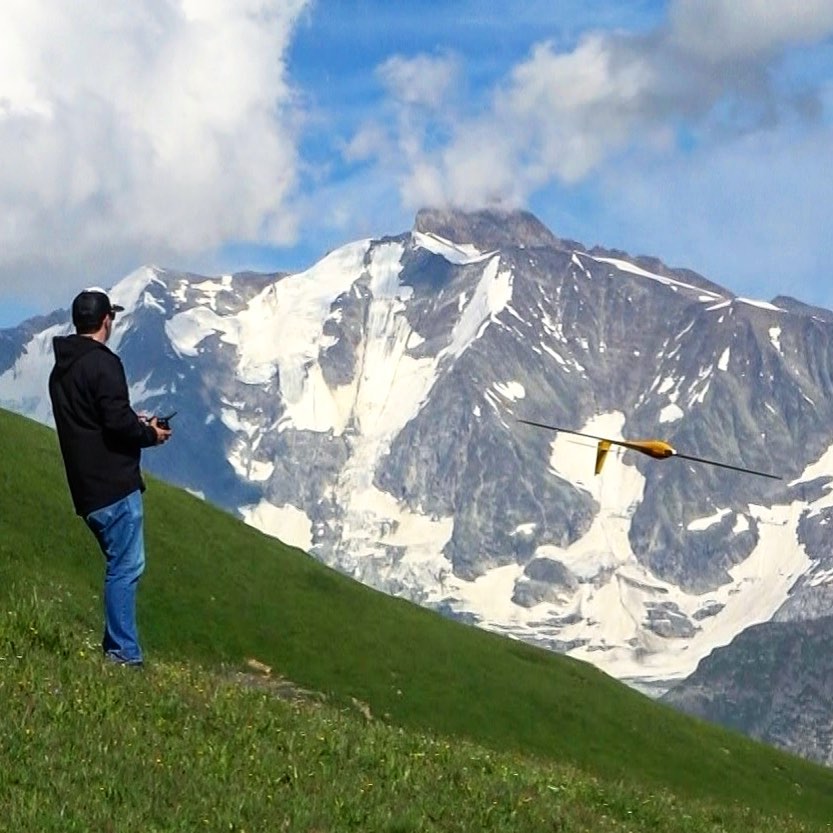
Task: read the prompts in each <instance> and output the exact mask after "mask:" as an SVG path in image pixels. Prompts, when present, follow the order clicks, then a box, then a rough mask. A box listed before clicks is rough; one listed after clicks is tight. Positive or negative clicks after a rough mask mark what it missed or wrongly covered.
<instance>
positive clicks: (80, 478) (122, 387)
mask: <svg viewBox="0 0 833 833" xmlns="http://www.w3.org/2000/svg"><path fill="white" fill-rule="evenodd" d="M52 347H53V349H54V351H55V367H54V368H53V369H52V373H51V374H50V375H49V397H50V399H51V400H52V414H53V416H54V417H55V427H56V428H57V429H58V441H59V443H60V445H61V454H62V455H63V458H64V466H65V467H66V473H67V481H68V483H69V491H70V493H71V494H72V502H73V503H74V504H75V511H76V512H77V513H78V514H79V515H81V516H82V517H86V516H87V515H89V514H90V512H94V511H95V510H96V509H101V508H103V507H105V506H109V505H110V504H111V503H115V502H116V501H117V500H121V498H123V497H127V495H129V494H130V493H131V492H135V491H136V490H137V489H141V490H142V491H144V489H145V484H144V483H143V481H142V475H141V471H140V469H139V458H140V455H141V449H142V448H146V447H147V446H150V445H154V444H155V442H156V432H155V431H154V430H153V428H151V427H150V426H149V425H147V424H146V423H144V422H142V420H140V419H139V417H138V416H137V414H136V412H135V411H134V410H133V409H132V408H131V407H130V398H129V395H128V392H127V379H126V378H125V375H124V367H123V366H122V363H121V359H119V357H118V356H117V355H116V354H115V353H113V352H112V351H111V350H110V349H109V348H108V347H107V346H105V345H104V344H101V343H100V342H98V341H95V340H94V339H92V338H88V337H86V336H81V335H71V336H59V337H57V338H54V339H53V340H52Z"/></svg>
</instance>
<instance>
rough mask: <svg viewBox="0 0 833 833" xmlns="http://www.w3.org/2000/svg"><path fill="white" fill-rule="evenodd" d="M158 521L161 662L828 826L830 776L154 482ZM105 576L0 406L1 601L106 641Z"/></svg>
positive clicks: (48, 451)
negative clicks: (254, 680) (291, 689)
mask: <svg viewBox="0 0 833 833" xmlns="http://www.w3.org/2000/svg"><path fill="white" fill-rule="evenodd" d="M148 453H164V450H158V451H156V450H152V451H150V452H148ZM146 512H147V525H146V531H147V550H148V571H147V573H146V575H145V578H144V579H143V583H142V586H141V593H140V627H141V629H142V633H143V640H144V643H145V650H146V653H147V654H148V657H149V660H150V661H151V662H152V661H153V659H154V658H159V659H163V660H166V661H173V662H198V663H201V664H202V665H203V666H205V667H209V668H210V667H217V666H219V665H220V664H227V665H231V666H239V665H242V663H243V662H244V661H245V659H246V658H248V657H254V658H257V659H258V660H261V661H263V662H265V663H267V664H269V665H271V666H273V667H274V668H275V671H276V672H278V673H280V674H282V675H284V676H286V677H288V678H289V679H291V680H293V681H295V682H296V683H298V684H299V685H301V686H304V687H306V688H311V689H314V690H317V691H322V692H325V693H326V694H327V695H328V696H329V697H330V699H331V701H332V702H334V703H339V702H341V703H348V702H350V699H351V698H353V697H355V698H357V699H358V700H360V701H362V702H365V703H367V704H369V706H370V709H371V711H372V712H373V714H374V715H377V716H386V719H387V720H389V721H390V722H391V723H393V724H397V725H400V726H404V727H411V728H414V729H419V730H421V731H430V732H432V733H437V734H441V735H449V736H459V737H466V738H469V739H471V740H474V741H476V742H478V743H480V744H482V745H484V746H485V747H488V748H491V749H497V750H506V751H509V752H524V753H525V754H530V755H534V756H537V757H539V758H541V759H544V760H554V761H559V762H561V763H562V764H568V765H571V766H577V767H580V768H581V769H582V770H583V771H586V772H587V773H590V774H592V776H594V777H598V778H601V779H606V780H608V781H609V782H624V783H632V784H636V785H640V787H641V788H644V789H649V790H650V789H653V788H659V789H667V790H670V791H672V792H673V793H675V794H676V795H679V796H684V797H689V796H693V797H699V798H703V799H707V800H709V801H716V802H720V803H722V804H724V805H726V806H728V805H733V804H737V805H739V806H745V807H752V808H756V809H761V810H763V811H765V812H775V813H785V814H786V813H789V814H793V815H794V816H796V817H797V818H802V819H806V820H810V821H814V822H826V821H828V820H830V819H833V772H830V771H828V770H825V769H822V768H820V767H816V766H813V765H811V764H809V763H806V762H803V761H801V760H799V759H796V758H793V757H791V756H787V755H784V754H782V753H779V752H777V751H775V750H773V749H769V748H767V747H763V746H761V745H759V744H756V743H754V742H752V741H750V740H748V739H745V738H743V737H741V736H739V735H734V734H731V733H727V732H725V731H723V730H721V729H719V728H717V727H712V726H709V725H706V724H704V723H701V722H698V721H695V720H693V719H690V718H688V717H685V716H683V715H679V714H677V713H675V712H673V711H672V710H670V709H668V708H666V707H663V706H660V705H657V704H655V703H653V702H651V701H649V700H648V699H647V698H644V697H642V696H641V695H639V694H637V693H635V692H633V691H631V690H630V689H628V688H627V687H625V686H623V685H621V684H619V683H617V682H616V681H614V680H612V679H611V678H609V677H607V676H606V675H604V674H602V673H600V672H598V671H596V670H595V669H593V668H592V667H590V666H587V665H585V664H582V663H579V662H575V661H571V660H569V659H568V658H565V657H560V656H555V655H552V654H549V653H547V652H544V651H540V650H536V649H533V648H531V647H529V646H526V645H523V644H520V643H517V642H513V641H510V640H506V639H502V638H499V637H497V636H494V635H490V634H487V633H484V632H482V631H480V630H477V629H475V628H470V627H466V626H463V625H460V624H456V623H453V622H450V621H447V620H445V619H443V618H441V617H439V616H437V615H435V614H432V613H430V612H428V611H425V610H422V609H420V608H418V607H416V606H414V605H411V604H409V603H406V602H404V601H401V600H396V599H391V598H389V597H387V596H384V595H382V594H379V593H376V592H374V591H372V590H369V589H368V588H365V587H363V586H361V585H359V584H357V583H356V582H354V581H351V580H349V579H347V578H345V577H343V576H340V575H338V574H337V573H335V572H333V571H331V570H328V569H326V568H324V567H323V566H321V565H320V564H318V563H316V562H315V561H314V560H312V559H310V558H309V557H308V556H306V555H305V554H303V553H301V552H299V551H297V550H294V549H291V548H288V547H285V546H283V545H282V544H280V543H279V542H276V541H274V540H273V539H270V538H267V537H266V536H263V535H261V534H260V533H258V532H257V531H256V530H253V529H251V528H249V527H247V526H245V525H244V524H242V523H239V522H238V521H236V520H235V519H233V518H231V517H229V516H228V515H226V514H224V513H222V512H219V511H217V510H215V509H213V508H212V507H210V506H207V505H206V504H204V503H202V502H201V501H199V500H197V499H195V498H192V497H191V496H189V495H187V494H185V493H183V492H181V491H179V490H176V489H173V488H171V487H169V486H166V485H165V484H162V483H159V482H156V481H151V482H150V485H149V489H148V492H147V495H146ZM101 570H102V565H101V556H100V555H99V553H98V552H97V550H96V548H95V544H94V541H93V539H92V536H91V535H90V533H89V532H88V531H87V530H86V528H85V527H84V524H83V522H82V521H81V520H80V519H78V518H76V517H74V516H73V514H72V509H71V507H70V503H69V496H68V492H67V489H66V485H65V481H64V475H63V469H62V467H61V463H60V458H59V454H58V450H57V441H56V438H55V435H54V433H53V432H51V431H49V430H48V429H45V428H43V427H41V426H38V425H36V424H34V423H32V422H31V421H29V420H25V419H22V418H20V417H16V416H12V415H10V414H8V413H6V412H2V411H0V605H6V606H7V607H8V608H12V607H13V602H14V599H19V598H21V597H23V598H25V597H28V596H29V595H30V594H31V592H32V590H33V589H35V590H36V591H37V592H38V594H39V595H40V596H41V597H43V598H48V599H50V600H55V604H57V605H58V608H59V610H60V611H61V614H60V615H61V617H63V620H64V621H65V622H66V623H67V626H68V627H70V628H75V629H80V630H83V631H84V632H90V631H95V632H97V631H98V629H99V623H100V616H101V613H100V601H99V596H100V584H101ZM7 602H8V604H7ZM3 609H5V608H2V607H0V610H3Z"/></svg>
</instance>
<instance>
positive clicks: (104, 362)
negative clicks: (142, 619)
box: [49, 287, 171, 666]
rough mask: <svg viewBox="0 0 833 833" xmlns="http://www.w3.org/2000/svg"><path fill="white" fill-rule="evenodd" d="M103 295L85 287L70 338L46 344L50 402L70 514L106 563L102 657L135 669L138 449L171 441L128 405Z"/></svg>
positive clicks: (140, 554)
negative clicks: (51, 360) (51, 354)
mask: <svg viewBox="0 0 833 833" xmlns="http://www.w3.org/2000/svg"><path fill="white" fill-rule="evenodd" d="M123 309H124V307H120V306H115V305H113V304H111V303H110V299H109V298H108V296H107V293H106V292H105V291H104V290H102V289H98V288H97V287H96V288H93V289H85V290H84V291H83V292H81V293H80V294H79V295H78V296H77V297H76V298H75V300H74V301H73V302H72V323H73V325H74V326H75V331H76V332H75V335H70V336H58V337H57V338H55V339H53V342H52V345H53V349H54V351H55V366H54V368H53V369H52V373H51V374H50V376H49V397H50V399H51V400H52V413H53V415H54V417H55V426H56V428H57V429H58V441H59V443H60V446H61V454H62V456H63V458H64V467H65V468H66V476H67V482H68V483H69V490H70V494H71V495H72V501H73V504H74V505H75V511H76V512H77V513H78V514H79V515H80V516H81V517H82V518H84V520H85V521H86V523H87V526H88V527H89V528H90V529H91V530H92V532H93V534H94V535H95V537H96V539H97V541H98V544H99V546H100V547H101V551H102V552H103V553H104V557H105V560H106V570H105V578H104V639H103V642H102V648H103V650H104V655H105V657H106V658H107V659H109V660H112V661H114V662H117V663H120V664H124V665H135V666H140V665H142V663H143V657H142V649H141V647H140V645H139V636H138V632H137V629H136V589H137V585H138V581H139V576H141V575H142V573H143V572H144V567H145V549H144V536H143V529H142V525H143V510H142V492H143V491H144V490H145V484H144V482H143V481H142V475H141V470H140V468H139V459H140V455H141V449H142V448H146V447H148V446H151V445H162V444H163V443H165V442H166V441H167V440H168V439H169V437H170V436H171V431H170V430H168V429H167V426H165V427H161V426H160V425H159V424H158V423H157V419H156V417H154V418H153V419H150V420H146V419H145V418H143V417H140V416H138V415H137V414H136V412H135V411H134V410H133V409H132V408H131V407H130V399H129V395H128V392H127V380H126V378H125V375H124V367H123V366H122V363H121V360H120V359H119V358H118V356H116V354H115V353H113V352H112V351H111V350H110V349H109V348H108V347H107V346H106V343H107V341H108V340H109V338H110V334H111V332H112V330H113V321H114V319H115V317H116V313H117V312H121V311H122V310H123Z"/></svg>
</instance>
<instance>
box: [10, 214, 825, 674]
mask: <svg viewBox="0 0 833 833" xmlns="http://www.w3.org/2000/svg"><path fill="white" fill-rule="evenodd" d="M111 295H112V297H113V299H114V300H115V301H116V302H117V303H120V304H122V305H123V306H125V307H126V312H125V313H124V314H123V315H121V316H120V317H119V319H118V321H117V326H116V329H115V332H114V338H113V342H112V343H111V347H112V348H113V349H115V350H116V351H117V352H118V353H119V354H120V355H121V356H122V358H123V360H124V362H125V366H126V368H127V372H128V377H129V379H130V380H131V382H132V389H131V396H132V398H133V402H134V405H135V406H136V407H137V410H146V411H149V412H156V413H160V412H163V411H164V412H168V411H172V410H176V411H178V415H177V417H176V418H175V420H174V423H173V425H174V428H175V430H176V435H175V442H172V443H170V444H168V445H166V446H165V448H164V449H159V450H150V451H148V452H147V453H146V455H145V456H144V458H143V459H144V461H145V464H146V466H147V468H148V469H149V470H151V471H153V472H154V473H156V474H159V475H160V476H162V477H164V478H166V479H168V480H170V481H173V482H175V483H178V484H181V485H183V486H185V487H187V488H188V489H190V490H192V491H193V492H195V493H198V494H200V495H202V496H204V497H205V498H206V499H208V500H211V501H212V502H215V503H217V504H220V505H221V506H224V507H226V508H228V509H229V510H232V511H234V512H236V513H238V514H239V515H240V516H242V517H243V518H245V519H246V520H247V521H248V522H250V523H252V524H254V525H256V526H258V527H260V528H262V529H263V530H265V531H267V532H269V533H271V534H274V535H277V536H279V537H280V538H282V539H284V540H286V541H288V542H290V543H293V544H296V545H297V546H299V547H302V548H304V549H306V550H308V551H309V552H310V553H312V554H313V555H314V556H315V557H316V558H319V559H321V560H322V561H324V562H326V563H328V564H331V565H333V566H335V567H337V568H338V569H340V570H342V571H345V572H347V573H350V574H351V575H354V576H355V577H357V578H359V579H360V580H362V581H364V582H366V583H369V584H372V585H374V586H376V587H379V588H381V589H384V590H386V591H388V592H391V593H395V594H399V595H403V596H407V597H409V598H411V599H413V600H415V601H417V602H419V603H421V604H424V605H428V606H431V607H434V608H436V609H438V610H441V611H443V612H445V613H447V614H450V615H454V616H458V617H461V618H464V619H466V620H468V621H472V622H477V623H479V624H480V625H482V626H484V627H487V628H490V629H493V630H496V631H499V632H502V633H505V634H509V635H512V636H515V637H518V638H521V639H525V640H528V641H531V642H535V643H537V644H540V645H543V646H546V647H549V648H552V649H554V650H558V651H564V652H568V653H570V654H571V655H573V656H576V657H580V658H582V659H586V660H589V661H591V662H593V663H595V664H597V665H598V666H600V667H601V668H603V669H605V670H606V671H608V672H609V673H611V674H614V675H615V676H617V677H620V678H622V679H626V680H629V681H632V682H634V683H636V684H638V685H640V686H642V687H651V686H656V687H657V688H658V689H659V690H662V689H663V688H665V687H667V685H668V684H670V683H671V682H673V681H675V680H679V679H682V678H683V677H685V676H687V675H688V674H690V673H691V672H692V671H693V670H694V669H695V668H696V666H697V664H698V662H699V661H700V660H701V659H702V658H703V657H705V656H706V655H707V654H709V652H710V651H712V649H713V648H715V647H716V646H720V645H725V644H727V643H729V642H730V641H731V640H732V638H733V637H734V636H735V635H736V634H738V633H740V632H741V631H743V630H744V629H745V628H747V627H748V626H750V625H753V624H756V623H760V622H767V621H769V620H771V619H773V618H775V617H776V616H777V617H778V618H781V619H788V620H789V619H804V618H814V617H816V616H819V615H821V612H822V611H824V610H826V608H827V603H828V601H829V599H830V597H831V593H833V584H832V583H831V582H833V553H831V551H830V548H829V547H828V546H827V545H826V541H825V535H824V533H825V531H826V529H825V524H826V518H827V517H828V514H829V513H828V511H827V510H828V509H829V508H830V507H831V506H833V493H831V490H830V485H831V482H833V480H831V478H833V419H831V417H833V397H832V396H831V392H833V314H830V313H827V312H826V311H824V310H817V309H815V308H810V307H806V306H804V305H803V304H801V303H799V302H797V301H795V300H794V299H788V298H783V299H775V302H773V303H767V302H760V301H755V300H749V299H743V298H738V297H735V296H733V294H732V293H730V292H728V291H727V290H725V289H723V288H721V287H719V286H717V285H716V284H714V283H711V282H710V281H708V280H706V279H705V278H703V277H701V276H699V275H697V274H695V273H693V272H690V271H687V270H678V269H670V268H668V267H666V266H664V265H663V264H662V263H660V262H659V261H656V260H654V259H649V258H633V257H630V256H628V255H627V254H625V253H622V252H612V251H606V250H602V249H587V248H586V247H584V246H582V245H580V244H578V243H575V242H572V241H567V240H560V239H558V238H556V237H555V236H553V235H552V234H551V233H550V232H549V231H548V230H547V229H546V228H545V227H544V226H542V225H541V224H540V223H539V222H538V221H537V220H536V219H535V218H534V217H532V216H531V215H529V214H525V213H511V214H502V213H495V212H478V213H473V214H463V213H445V212H439V211H422V212H420V213H419V215H418V216H417V218H416V223H415V226H414V228H413V230H411V231H409V232H406V233H404V234H399V235H397V236H391V237H380V238H378V239H369V240H361V241H357V242H355V243H351V244H349V245H346V246H344V247H342V248H340V249H337V250H336V251H333V252H331V253H330V254H328V255H327V256H326V257H324V258H323V259H322V260H320V261H319V262H318V263H316V264H315V265H314V266H312V267H311V268H310V269H309V270H307V271H306V272H303V273H298V274H274V275H251V274H238V275H226V276H221V277H213V278H209V277H203V276H197V275H191V274H185V273H180V272H171V271H168V270H164V269H157V268H143V269H140V270H138V271H137V272H135V273H134V274H132V275H130V276H128V277H127V278H125V279H123V280H121V281H120V282H118V283H117V284H116V285H115V286H114V287H113V288H112V292H111ZM70 329H71V328H70V326H69V323H68V313H66V312H56V313H54V314H53V315H51V316H50V317H49V318H47V319H38V321H37V322H26V323H25V324H23V325H21V327H19V328H15V329H12V330H6V331H0V405H2V406H3V407H7V408H10V409H12V410H16V411H19V412H22V413H24V414H28V415H30V416H33V417H35V418H37V419H39V420H41V421H44V422H49V421H50V413H49V401H48V397H47V394H46V378H47V376H48V373H49V370H50V368H51V364H52V356H51V339H52V337H53V336H55V335H57V334H61V333H67V332H70ZM518 418H521V419H529V420H534V421H539V422H546V423H550V424H553V425H560V426H563V427H565V428H570V429H575V430H579V431H586V432H589V433H591V434H601V435H606V436H611V437H617V438H621V437H627V438H639V437H656V436H661V437H662V438H664V439H667V440H668V441H669V442H671V443H672V445H674V447H675V448H677V449H678V450H679V451H681V452H685V453H689V454H695V455H700V456H703V457H709V458H712V459H717V460H721V461H724V462H726V463H730V464H733V465H741V466H749V467H752V468H755V469H758V470H767V471H771V472H775V473H777V474H780V475H782V476H783V480H782V481H774V480H769V479H765V478H761V477H755V476H751V475H744V474H740V473H736V472H732V471H727V470H725V469H719V468H713V467H710V466H706V465H701V464H697V463H693V462H686V461H684V460H681V459H670V460H667V461H662V462H658V461H652V460H648V459H646V458H643V457H640V456H639V455H636V454H634V453H633V452H624V453H619V454H617V455H615V456H613V453H611V458H610V459H608V461H607V463H606V464H605V468H604V470H603V472H602V474H601V475H599V476H595V475H594V474H593V466H594V462H595V446H594V444H593V442H592V441H590V440H588V441H584V440H582V439H581V438H578V437H575V436H571V435H569V434H565V433H560V434H555V433H550V432H548V431H545V430H542V429H538V428H534V427H531V426H528V425H524V424H522V423H520V422H518ZM241 557H243V556H241Z"/></svg>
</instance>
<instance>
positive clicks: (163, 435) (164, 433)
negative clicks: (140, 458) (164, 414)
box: [147, 417, 173, 445]
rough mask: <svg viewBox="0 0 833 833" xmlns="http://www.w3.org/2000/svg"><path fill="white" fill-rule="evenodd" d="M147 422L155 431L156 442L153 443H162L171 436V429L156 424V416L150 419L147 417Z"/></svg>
mask: <svg viewBox="0 0 833 833" xmlns="http://www.w3.org/2000/svg"><path fill="white" fill-rule="evenodd" d="M147 424H148V425H149V426H150V427H151V428H153V430H154V431H155V432H156V443H155V445H163V444H164V443H166V442H167V441H168V440H169V439H170V438H171V434H173V431H171V429H170V428H161V427H160V426H159V425H158V424H157V418H156V417H152V418H151V419H149V420H148V421H147Z"/></svg>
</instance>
